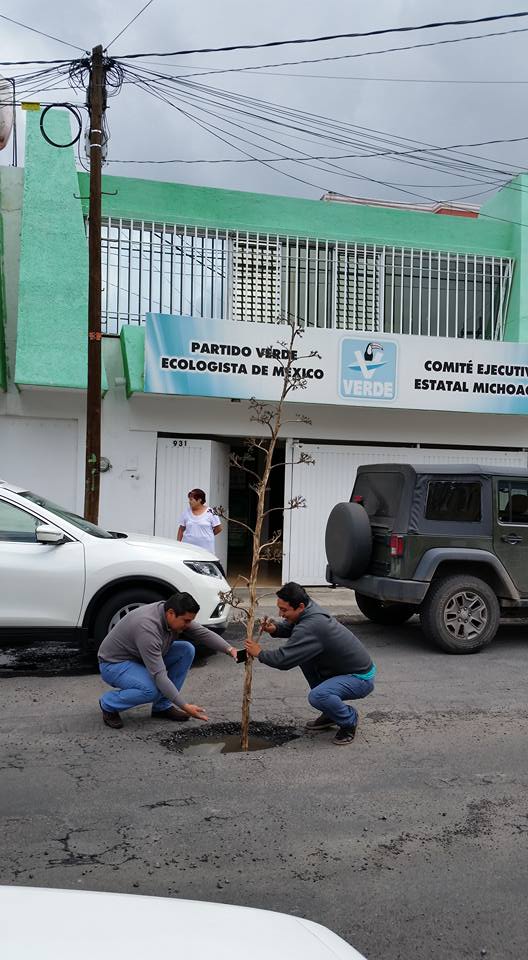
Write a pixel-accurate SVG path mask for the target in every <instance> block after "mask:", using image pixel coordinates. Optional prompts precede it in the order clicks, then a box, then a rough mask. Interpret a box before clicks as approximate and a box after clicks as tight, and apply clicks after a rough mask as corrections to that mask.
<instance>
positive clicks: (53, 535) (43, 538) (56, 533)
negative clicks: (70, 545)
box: [35, 523, 66, 546]
mask: <svg viewBox="0 0 528 960" xmlns="http://www.w3.org/2000/svg"><path fill="white" fill-rule="evenodd" d="M35 536H36V538H37V543H49V544H55V546H58V545H59V544H60V543H64V541H65V540H66V537H65V536H64V533H63V531H62V530H59V527H55V526H53V524H52V523H40V524H39V525H38V527H36V529H35Z"/></svg>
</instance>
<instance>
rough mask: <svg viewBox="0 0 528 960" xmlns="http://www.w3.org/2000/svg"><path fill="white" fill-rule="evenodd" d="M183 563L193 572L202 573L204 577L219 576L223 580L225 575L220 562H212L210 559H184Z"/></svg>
mask: <svg viewBox="0 0 528 960" xmlns="http://www.w3.org/2000/svg"><path fill="white" fill-rule="evenodd" d="M183 563H184V566H186V567H189V569H190V570H192V571H193V573H201V574H202V575H203V576H204V577H218V579H219V580H221V579H222V577H223V575H224V573H223V570H222V567H221V566H220V564H219V563H212V562H210V561H208V560H184V561H183Z"/></svg>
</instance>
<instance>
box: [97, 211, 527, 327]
mask: <svg viewBox="0 0 528 960" xmlns="http://www.w3.org/2000/svg"><path fill="white" fill-rule="evenodd" d="M102 258H103V318H102V320H103V329H104V331H105V332H106V333H109V334H117V333H119V330H120V329H121V327H122V326H123V324H141V323H143V322H144V317H145V313H147V312H155V313H175V314H191V315H193V316H200V317H210V318H214V319H230V320H238V321H241V322H247V323H274V322H277V321H278V320H280V319H284V318H295V319H297V320H298V321H299V322H300V323H301V324H302V325H305V326H307V327H318V328H321V329H337V330H349V331H357V332H368V333H403V334H414V335H418V336H432V337H460V338H463V339H479V340H501V339H502V337H503V335H504V327H505V321H506V314H507V309H508V300H509V295H510V289H511V281H512V275H513V269H514V261H513V259H511V258H508V257H490V256H477V255H474V254H464V253H450V252H448V251H439V250H425V249H415V248H410V247H396V246H390V245H377V244H364V243H346V242H341V241H338V242H336V241H326V240H318V239H309V238H299V237H288V236H270V235H269V234H262V233H260V234H255V233H245V232H241V231H233V232H226V231H221V230H207V229H199V228H194V227H193V228H190V227H186V226H177V225H168V224H162V223H148V222H145V221H129V220H117V219H109V220H107V221H106V222H105V223H104V224H103V240H102Z"/></svg>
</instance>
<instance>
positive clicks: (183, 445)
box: [172, 440, 187, 447]
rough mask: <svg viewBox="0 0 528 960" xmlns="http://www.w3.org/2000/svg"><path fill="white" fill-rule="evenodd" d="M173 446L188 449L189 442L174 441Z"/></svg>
mask: <svg viewBox="0 0 528 960" xmlns="http://www.w3.org/2000/svg"><path fill="white" fill-rule="evenodd" d="M172 446H173V447H186V446H187V440H173V441H172Z"/></svg>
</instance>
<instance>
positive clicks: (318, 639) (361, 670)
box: [246, 583, 376, 746]
mask: <svg viewBox="0 0 528 960" xmlns="http://www.w3.org/2000/svg"><path fill="white" fill-rule="evenodd" d="M277 598H278V599H277V607H278V610H279V613H280V615H281V617H282V622H280V623H276V622H275V620H268V619H266V620H264V621H263V623H262V625H261V626H262V629H263V630H265V631H266V632H267V633H269V634H270V635H271V636H272V637H280V638H282V637H286V638H287V642H286V643H285V644H284V646H282V647H278V649H276V650H263V649H262V647H261V645H260V644H259V643H258V642H257V641H256V640H254V639H252V640H247V641H246V649H247V652H248V653H249V654H250V655H251V656H252V657H257V658H258V659H259V661H260V663H265V664H266V665H267V666H268V667H276V668H277V669H278V670H291V668H292V667H300V668H301V670H302V672H303V673H304V676H305V677H306V679H307V681H308V684H309V686H310V693H309V694H308V701H309V703H310V705H311V706H312V707H315V708H316V709H317V710H320V711H321V715H320V716H319V717H316V719H315V720H309V721H308V723H307V724H306V728H307V730H312V731H318V730H329V729H330V728H331V727H335V726H337V727H339V729H338V731H337V733H336V735H335V737H334V740H333V742H334V743H335V744H336V745H337V746H343V745H344V744H347V743H352V741H353V739H354V736H355V733H356V728H357V725H358V715H357V711H356V710H354V707H351V706H349V705H348V704H347V703H345V702H344V701H346V700H359V699H361V698H362V697H368V695H369V693H372V691H373V689H374V677H375V675H376V667H375V665H374V664H373V662H372V660H371V658H370V655H369V653H368V651H367V650H366V649H365V647H364V646H363V644H362V643H361V641H360V640H358V638H357V637H356V636H355V634H353V633H352V631H351V630H348V629H347V627H345V626H344V625H343V624H342V623H339V621H338V620H336V619H335V617H332V616H331V615H330V614H329V613H327V612H326V610H323V609H322V608H321V607H319V606H318V605H317V604H316V603H314V601H313V600H311V599H310V597H309V596H308V594H307V593H306V591H305V590H304V588H303V587H301V586H300V585H299V584H298V583H286V584H285V585H284V586H283V587H281V589H280V590H278V591H277Z"/></svg>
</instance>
